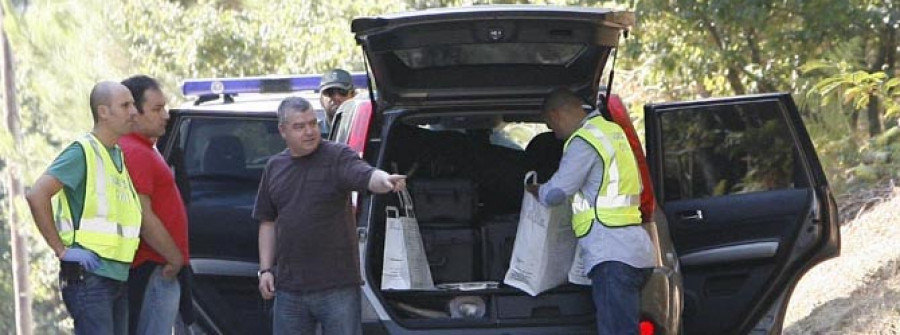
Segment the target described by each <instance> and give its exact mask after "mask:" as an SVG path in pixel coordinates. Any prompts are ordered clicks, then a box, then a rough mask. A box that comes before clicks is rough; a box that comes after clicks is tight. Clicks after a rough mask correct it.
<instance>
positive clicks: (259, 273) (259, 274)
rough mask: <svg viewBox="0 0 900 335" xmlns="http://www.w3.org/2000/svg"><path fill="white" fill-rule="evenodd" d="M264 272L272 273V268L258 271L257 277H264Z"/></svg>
mask: <svg viewBox="0 0 900 335" xmlns="http://www.w3.org/2000/svg"><path fill="white" fill-rule="evenodd" d="M263 273H272V268H268V269H262V270H259V271H256V278H259V277H262V275H263Z"/></svg>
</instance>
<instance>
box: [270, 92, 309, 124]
mask: <svg viewBox="0 0 900 335" xmlns="http://www.w3.org/2000/svg"><path fill="white" fill-rule="evenodd" d="M307 111H312V104H310V103H309V100H306V99H304V98H301V97H287V98H284V100H281V103H280V104H278V124H282V123H284V122H285V121H287V113H288V112H301V113H302V112H307Z"/></svg>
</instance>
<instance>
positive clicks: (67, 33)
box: [0, 0, 900, 334]
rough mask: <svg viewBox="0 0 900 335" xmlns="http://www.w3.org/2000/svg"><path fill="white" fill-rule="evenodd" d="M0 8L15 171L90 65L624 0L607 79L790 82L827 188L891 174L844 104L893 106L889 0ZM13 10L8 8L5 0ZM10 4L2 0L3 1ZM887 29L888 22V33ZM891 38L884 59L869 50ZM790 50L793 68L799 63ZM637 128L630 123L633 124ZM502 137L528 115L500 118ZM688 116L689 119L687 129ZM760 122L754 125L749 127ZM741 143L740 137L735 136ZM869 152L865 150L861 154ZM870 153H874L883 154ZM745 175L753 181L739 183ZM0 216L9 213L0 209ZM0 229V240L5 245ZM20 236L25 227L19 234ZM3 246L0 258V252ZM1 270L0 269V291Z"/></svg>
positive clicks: (184, 70) (659, 90) (216, 69)
mask: <svg viewBox="0 0 900 335" xmlns="http://www.w3.org/2000/svg"><path fill="white" fill-rule="evenodd" d="M10 2H11V3H13V4H15V6H7V7H6V8H13V9H14V10H13V12H14V13H15V14H17V15H7V16H5V21H4V22H3V25H4V28H5V29H6V31H7V32H8V33H9V37H10V43H11V44H12V46H13V50H14V53H15V55H14V56H15V59H16V78H15V79H16V86H17V88H18V97H17V99H18V103H19V106H20V113H21V115H22V127H23V132H24V133H25V138H24V139H23V141H24V143H23V144H22V146H23V148H22V149H21V150H15V149H14V148H12V147H11V146H10V144H9V143H10V141H9V138H8V136H6V134H0V154H2V157H3V158H4V161H5V162H6V161H8V162H12V163H14V164H20V165H21V166H24V167H25V168H24V169H22V171H24V173H25V175H24V176H22V177H23V180H24V181H25V182H26V184H30V183H31V182H32V181H33V180H35V179H36V178H37V176H38V175H39V174H40V173H42V172H43V169H44V168H45V167H46V166H47V164H48V163H49V162H50V160H51V159H53V157H55V155H56V154H57V152H58V151H59V150H60V149H61V147H62V146H63V145H65V144H67V143H68V142H69V141H70V140H71V139H72V138H74V137H75V136H76V135H77V134H79V133H82V132H84V131H86V130H88V129H90V127H91V125H92V122H91V118H90V117H89V111H88V103H87V94H88V92H89V90H90V89H91V86H92V85H93V84H94V83H96V82H97V81H99V80H104V79H106V80H120V79H122V78H124V77H126V76H128V75H132V74H136V73H144V74H148V75H151V76H154V77H157V78H159V79H160V80H161V82H162V84H163V85H164V88H165V90H166V91H167V92H168V93H169V96H170V97H171V98H172V102H173V103H175V102H177V101H179V100H180V96H179V95H178V94H177V93H175V92H178V90H177V89H178V86H177V85H178V84H179V83H180V82H181V81H182V80H184V79H187V78H195V77H220V76H250V75H270V74H292V73H297V74H302V73H321V72H323V71H325V70H326V69H328V68H332V67H343V68H346V69H349V70H354V71H360V70H363V67H364V63H363V58H362V55H361V53H360V51H359V48H358V47H357V46H356V44H355V43H354V40H353V35H352V33H351V32H350V20H351V19H352V18H354V17H359V16H369V15H378V14H384V13H394V12H401V11H404V10H407V9H408V8H414V9H424V8H432V7H446V6H463V5H477V4H517V3H525V2H531V3H536V4H550V5H577V6H591V7H598V6H605V7H617V8H622V7H627V8H631V9H633V10H634V11H635V12H636V14H637V17H638V23H637V25H636V26H635V27H634V29H633V31H632V37H631V38H629V39H627V40H626V41H625V43H624V44H623V48H621V50H620V53H619V58H618V63H617V66H616V67H617V69H616V70H617V79H616V83H615V84H614V92H615V93H618V94H620V95H621V96H622V97H623V100H624V101H626V102H628V103H629V105H630V106H629V107H630V110H631V111H632V113H633V114H635V116H634V117H633V118H634V119H635V120H637V121H640V120H641V117H640V116H638V115H637V114H640V110H641V108H640V106H642V105H644V104H646V103H651V102H658V101H676V100H692V99H696V98H701V97H711V96H728V95H734V94H739V93H756V92H771V91H789V92H793V93H795V97H796V99H797V100H798V103H799V105H800V106H801V108H802V110H803V113H804V117H805V121H806V123H807V127H808V129H809V132H810V134H811V136H812V137H813V139H814V142H815V145H816V148H817V151H818V153H819V155H820V159H821V161H822V162H823V166H824V167H825V169H826V173H827V175H828V176H829V178H830V180H831V181H832V183H833V184H835V185H836V189H837V190H838V191H840V190H846V189H850V188H851V186H852V185H856V184H854V183H860V182H861V180H862V179H861V178H859V177H858V176H861V175H872V174H874V175H875V176H876V178H884V177H886V176H893V177H894V178H897V177H898V176H897V171H900V168H898V167H896V166H895V165H891V164H896V163H890V161H892V160H893V161H897V160H900V159H898V158H900V145H898V144H897V143H898V140H897V138H898V137H897V135H896V134H895V133H896V132H900V130H896V129H897V128H896V127H894V128H889V129H888V130H887V131H886V132H885V134H884V135H883V136H880V137H878V138H875V139H870V138H868V136H867V135H866V134H865V132H863V131H861V130H859V129H856V128H855V127H854V126H855V115H856V113H857V111H858V110H859V109H862V107H865V106H866V105H867V103H868V101H869V100H868V99H873V98H878V99H879V101H880V102H881V103H882V107H881V108H883V111H882V117H884V118H885V119H886V120H893V118H896V117H898V116H900V79H897V78H896V77H897V76H896V69H897V68H898V66H897V65H898V64H896V63H897V62H898V60H900V54H897V51H896V48H895V49H890V39H888V38H887V37H888V36H896V35H897V26H898V21H900V8H898V6H897V5H896V4H894V2H895V1H889V0H848V1H802V0H779V1H775V0H745V1H730V0H644V1H639V2H637V1H633V0H630V1H624V0H623V1H597V0H534V1H527V0H387V1H350V0H331V1H322V0H309V1H291V0H274V1H266V0H243V1H242V0H173V1H158V0H129V1H112V2H110V1H103V0H30V1H21V0H14V1H8V2H7V4H8V3H10ZM16 10H18V11H16ZM7 12H10V11H7ZM890 33H893V34H894V35H890ZM892 50H893V51H894V57H893V58H892V59H894V62H895V64H886V63H885V64H882V65H883V66H882V65H878V66H875V67H874V68H873V66H874V65H877V64H879V62H878V61H879V60H885V59H891V58H889V57H885V56H886V55H889V54H890V52H891V51H892ZM801 66H802V68H801ZM636 128H637V129H638V131H639V133H640V132H641V131H642V129H643V127H640V126H638V127H636ZM506 130H507V131H508V132H509V133H510V134H511V135H513V137H514V138H519V137H522V138H524V137H526V135H527V134H531V133H533V132H535V131H538V129H532V128H527V127H526V128H523V127H519V126H517V125H509V127H507V128H506ZM688 131H690V130H689V129H688ZM764 135H765V134H763V133H760V134H759V136H764ZM748 150H749V149H748ZM869 157H874V158H869ZM882 157H887V158H886V159H883V158H882ZM751 186H752V185H751ZM2 214H3V215H2V216H0V223H2V224H8V222H9V218H8V217H7V214H6V213H5V212H3V213H2ZM8 232H9V230H8V229H3V230H2V231H0V245H3V246H6V245H8V243H7V241H8V240H9V238H8ZM33 236H37V235H36V234H33ZM30 245H31V246H32V252H33V254H32V270H33V272H32V283H33V285H32V286H33V288H34V289H35V291H34V309H35V311H34V315H35V318H36V325H37V333H41V334H43V333H56V332H66V331H67V330H68V329H71V324H70V321H68V319H67V318H66V313H65V310H64V308H63V307H62V305H61V303H60V301H59V297H58V295H57V293H56V287H55V285H56V284H55V279H54V278H55V274H56V265H55V259H54V258H53V256H52V255H50V254H49V252H48V250H47V248H46V245H45V243H43V241H39V238H34V237H31V240H30ZM9 257H10V255H9V249H8V248H6V249H0V266H2V268H3V269H8V268H9V264H10V262H9ZM11 297H12V295H11V277H10V272H9V271H2V270H0V299H2V300H3V301H10V299H11ZM12 320H14V318H13V317H12V304H4V305H3V306H2V307H0V333H10V332H12V329H13V328H11V327H12V325H11V323H12V322H13V321H12Z"/></svg>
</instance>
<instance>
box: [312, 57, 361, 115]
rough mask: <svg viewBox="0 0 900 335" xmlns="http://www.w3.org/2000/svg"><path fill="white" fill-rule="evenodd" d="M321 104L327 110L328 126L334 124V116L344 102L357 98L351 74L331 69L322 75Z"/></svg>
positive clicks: (320, 85) (320, 84) (320, 86)
mask: <svg viewBox="0 0 900 335" xmlns="http://www.w3.org/2000/svg"><path fill="white" fill-rule="evenodd" d="M319 94H320V95H319V102H320V103H322V108H324V109H325V116H326V117H327V118H328V126H329V127H330V126H331V123H332V122H334V115H335V114H336V113H337V110H338V107H340V106H341V104H342V103H344V101H347V100H350V99H353V97H355V96H356V89H355V88H354V87H353V77H352V76H350V72H347V71H344V70H342V69H331V70H328V71H327V72H325V73H324V74H322V82H320V83H319Z"/></svg>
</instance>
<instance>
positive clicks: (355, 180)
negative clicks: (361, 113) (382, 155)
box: [253, 141, 375, 293]
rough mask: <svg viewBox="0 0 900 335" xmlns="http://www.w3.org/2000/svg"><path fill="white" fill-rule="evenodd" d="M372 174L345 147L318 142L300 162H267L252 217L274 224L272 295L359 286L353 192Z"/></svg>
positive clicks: (282, 158) (284, 155)
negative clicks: (273, 288) (279, 291)
mask: <svg viewBox="0 0 900 335" xmlns="http://www.w3.org/2000/svg"><path fill="white" fill-rule="evenodd" d="M374 171H375V168H373V167H372V166H370V165H369V164H368V163H366V162H365V161H363V160H362V159H360V158H359V155H358V154H357V153H356V152H355V151H353V150H351V149H350V148H348V147H347V146H345V145H343V144H339V143H335V142H330V141H322V143H321V144H320V145H319V148H317V149H316V151H314V152H312V153H311V154H309V155H306V156H303V157H291V155H290V151H288V150H285V151H283V152H281V153H279V154H277V155H275V156H273V157H272V158H271V159H269V162H268V164H267V165H266V169H265V171H264V172H263V176H262V180H261V181H260V184H259V192H258V193H257V195H256V205H255V206H254V209H253V217H254V218H255V219H257V220H260V222H262V221H274V222H275V243H276V248H275V267H276V278H275V283H276V289H278V290H286V291H290V292H299V293H308V292H314V291H321V290H327V289H332V288H339V287H345V286H351V285H353V286H358V285H361V284H362V280H361V278H360V273H359V254H358V250H357V249H358V242H357V237H356V222H355V218H354V216H353V209H352V207H351V205H350V194H351V192H352V191H365V190H366V189H367V187H368V184H369V178H370V177H371V175H372V173H373V172H374Z"/></svg>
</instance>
